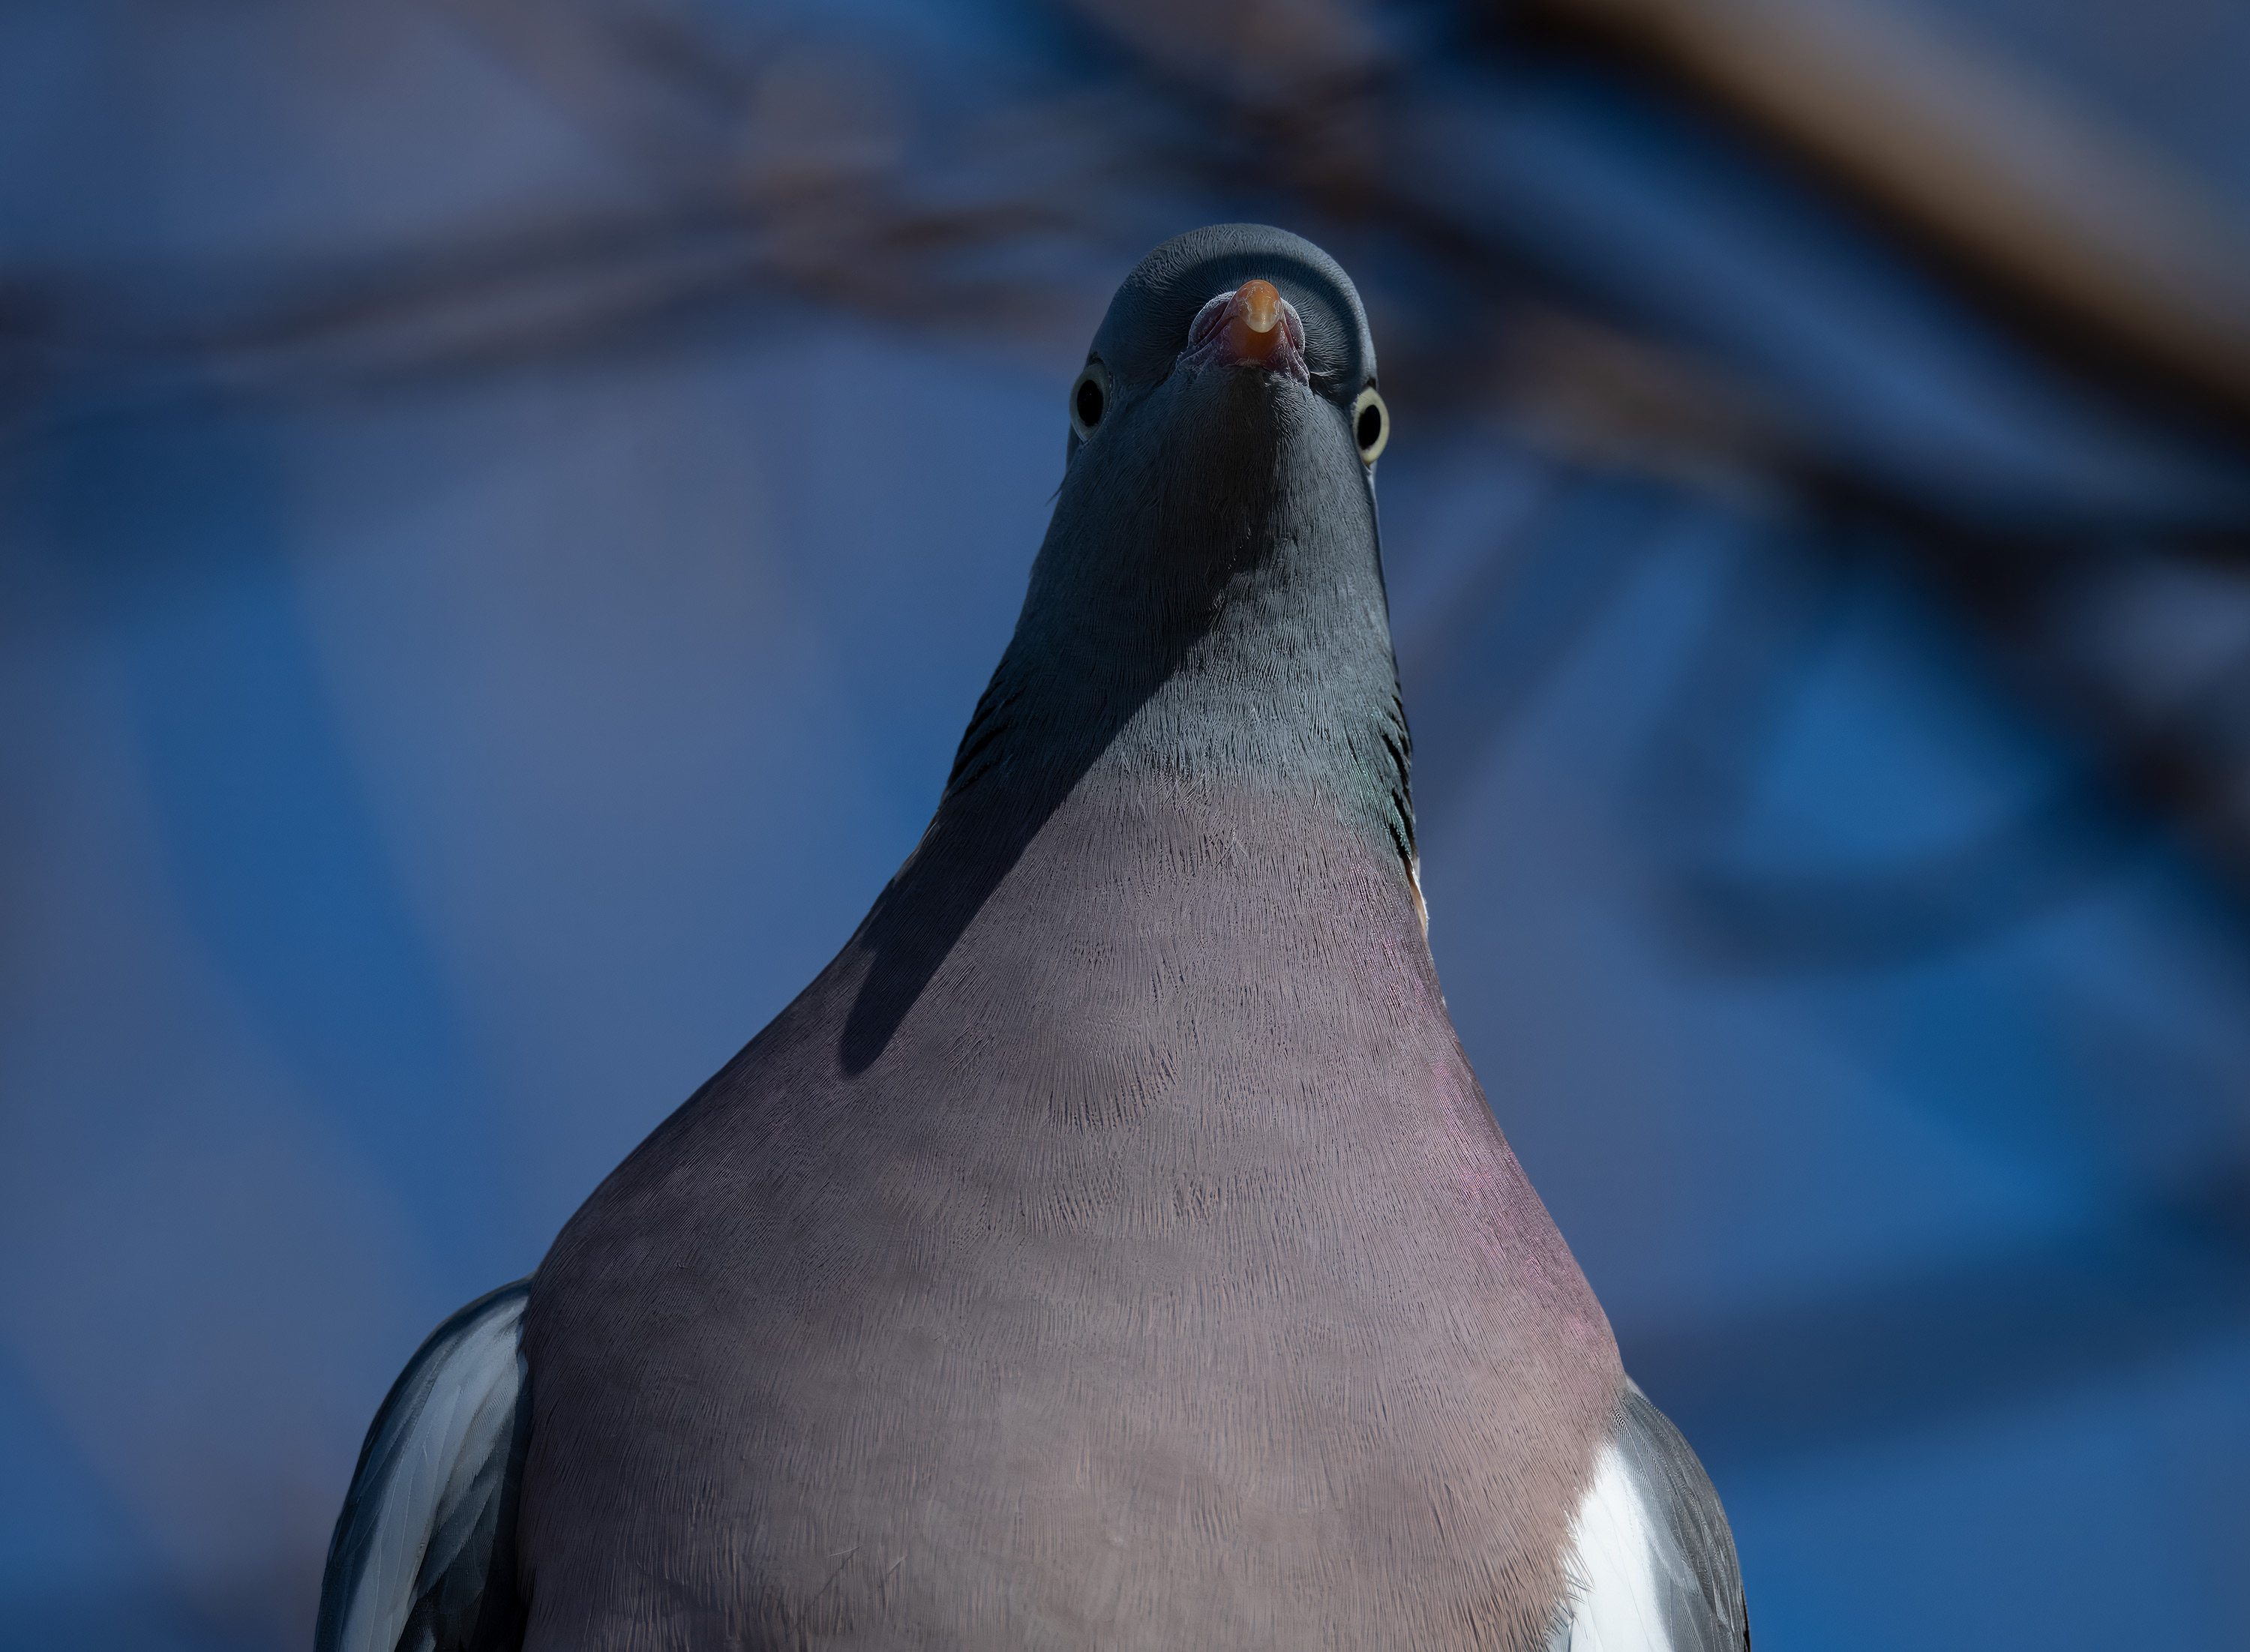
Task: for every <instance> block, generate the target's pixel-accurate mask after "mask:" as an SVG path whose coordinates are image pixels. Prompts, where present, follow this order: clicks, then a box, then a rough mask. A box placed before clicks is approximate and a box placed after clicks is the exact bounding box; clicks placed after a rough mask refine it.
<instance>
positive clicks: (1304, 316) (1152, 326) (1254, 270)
mask: <svg viewBox="0 0 2250 1652" xmlns="http://www.w3.org/2000/svg"><path fill="white" fill-rule="evenodd" d="M1229 368H1239V369H1247V370H1248V371H1249V372H1250V374H1251V375H1252V376H1250V377H1245V376H1244V375H1243V374H1242V373H1241V372H1229V371H1227V369H1229ZM1266 375H1271V380H1272V381H1275V382H1268V380H1267V376H1266ZM1375 380H1376V368H1375V341H1374V339H1373V338H1372V337H1371V336H1370V334H1369V332H1368V328H1367V316H1366V313H1365V312H1364V311H1363V310H1362V309H1361V307H1360V303H1359V294H1358V293H1357V292H1356V291H1355V290H1354V289H1353V287H1352V285H1351V279H1350V278H1349V276H1347V275H1345V274H1344V272H1343V271H1342V269H1341V268H1339V267H1338V266H1337V265H1336V260H1335V259H1334V258H1330V257H1329V255H1328V254H1327V253H1325V252H1323V251H1321V250H1320V248H1318V247H1316V246H1315V245H1314V244H1312V243H1311V242H1309V241H1308V240H1306V239H1304V238H1303V237H1301V236H1295V235H1291V234H1290V233H1289V232H1288V231H1286V230H1276V229H1273V228H1270V227H1268V226H1266V225H1265V224H1216V225H1213V226H1212V227H1211V228H1210V229H1205V230H1197V231H1193V232H1192V233H1190V234H1187V235H1183V236H1178V237H1174V238H1173V239H1172V240H1170V241H1167V242H1165V243H1164V244H1163V245H1162V246H1160V247H1158V248H1157V249H1156V251H1153V252H1151V253H1149V256H1148V257H1147V258H1143V259H1142V260H1141V262H1140V264H1139V265H1138V266H1137V267H1136V268H1135V270H1134V271H1133V272H1132V273H1131V274H1130V275H1128V276H1127V277H1126V278H1125V281H1124V284H1123V285H1122V286H1120V287H1119V288H1118V289H1117V295H1116V297H1115V298H1114V299H1111V300H1110V305H1109V313H1108V315H1106V316H1104V317H1103V318H1102V322H1101V328H1100V330H1099V331H1097V332H1096V333H1095V334H1094V344H1093V348H1091V349H1089V350H1088V351H1087V359H1086V366H1085V368H1084V369H1083V370H1082V371H1081V372H1080V374H1079V375H1078V378H1077V380H1076V381H1075V382H1073V384H1072V386H1071V390H1070V399H1069V415H1070V447H1069V460H1070V462H1071V463H1072V464H1073V465H1075V464H1076V462H1077V459H1078V454H1079V450H1080V448H1081V447H1083V446H1086V445H1087V444H1090V443H1091V442H1092V441H1093V439H1094V437H1095V436H1096V435H1097V434H1099V433H1101V432H1102V431H1104V430H1109V431H1115V430H1133V429H1146V428H1149V427H1153V426H1156V425H1170V424H1175V423H1185V424H1187V425H1189V426H1190V427H1192V426H1193V424H1194V423H1196V422H1197V420H1198V419H1200V420H1204V421H1210V422H1227V421H1232V422H1237V423H1239V422H1240V420H1241V419H1242V416H1243V414H1244V411H1245V410H1246V407H1248V406H1253V405H1255V404H1256V403H1259V402H1260V401H1263V402H1265V403H1266V405H1267V406H1269V407H1270V408H1273V409H1275V410H1280V409H1283V408H1287V409H1288V410H1290V411H1291V412H1292V413H1293V414H1294V416H1296V417H1298V418H1305V417H1309V416H1312V415H1313V413H1314V410H1315V409H1314V404H1315V403H1324V404H1326V405H1327V406H1328V407H1329V408H1330V409H1332V410H1336V412H1340V413H1341V414H1342V418H1341V419H1340V420H1338V419H1335V418H1333V417H1331V418H1330V419H1329V423H1333V424H1336V425H1338V426H1340V427H1341V428H1342V430H1344V431H1346V432H1347V433H1348V434H1349V435H1350V437H1351V438H1352V439H1351V441H1350V443H1349V447H1350V448H1351V449H1352V450H1354V451H1356V452H1357V453H1358V454H1359V455H1360V456H1361V458H1362V460H1363V462H1364V463H1369V464H1371V463H1372V462H1373V458H1374V455H1375V454H1377V453H1379V452H1380V451H1381V450H1382V446H1383V444H1384V441H1385V440H1386V439H1387V438H1388V437H1389V434H1390V431H1389V420H1388V415H1387V411H1386V410H1384V407H1383V403H1382V398H1381V396H1378V395H1377V394H1376V392H1375ZM1279 381H1291V382H1294V384H1295V385H1296V386H1297V388H1298V389H1300V390H1301V391H1302V392H1304V393H1305V394H1304V395H1303V396H1291V394H1290V393H1289V392H1288V390H1287V389H1286V388H1285V387H1284V385H1283V383H1281V382H1279ZM1129 440H1130V438H1129V437H1128V438H1125V439H1124V440H1123V441H1120V442H1118V443H1115V445H1123V444H1126V443H1127V442H1129Z"/></svg>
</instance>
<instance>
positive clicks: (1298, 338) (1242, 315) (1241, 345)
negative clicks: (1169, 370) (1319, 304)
mask: <svg viewBox="0 0 2250 1652" xmlns="http://www.w3.org/2000/svg"><path fill="white" fill-rule="evenodd" d="M1182 359H1183V360H1185V361H1193V362H1195V363H1197V364H1198V365H1210V366H1213V367H1261V368H1267V369H1269V370H1270V371H1273V372H1275V373H1280V374H1284V375H1287V376H1288V377H1290V378H1293V379H1295V380H1297V381H1298V382H1300V383H1303V382H1306V371H1305V324H1304V322H1303V321H1302V320H1300V319H1299V317H1298V315H1297V306H1295V305H1294V304H1292V303H1290V302H1289V300H1288V299H1285V298H1283V297H1282V296H1281V294H1280V290H1279V289H1278V288H1276V287H1275V286H1274V285H1273V283H1272V282H1271V281H1257V280H1252V281H1245V282H1244V283H1243V284H1242V285H1241V286H1239V287H1237V288H1235V289H1234V291H1233V292H1232V293H1220V294H1219V295H1218V297H1217V298H1215V299H1211V302H1210V303H1208V304H1206V305H1204V306H1203V309H1202V311H1201V312H1200V313H1197V316H1196V319H1195V324H1194V325H1193V326H1192V327H1189V329H1188V347H1187V348H1186V350H1185V351H1184V352H1183V353H1182Z"/></svg>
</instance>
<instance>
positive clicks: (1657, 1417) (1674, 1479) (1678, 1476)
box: [1612, 1377, 1750, 1652]
mask: <svg viewBox="0 0 2250 1652" xmlns="http://www.w3.org/2000/svg"><path fill="white" fill-rule="evenodd" d="M1612 1440H1613V1441H1614V1442H1615V1443H1616V1446H1617V1448H1618V1455H1619V1456H1621V1457H1622V1458H1623V1459H1624V1461H1625V1469H1626V1470H1627V1472H1628V1473H1630V1474H1631V1475H1632V1478H1633V1480H1634V1482H1635V1483H1636V1484H1637V1485H1638V1486H1639V1490H1640V1492H1641V1502H1642V1506H1643V1508H1644V1509H1646V1511H1647V1512H1648V1515H1649V1524H1650V1529H1651V1536H1652V1538H1653V1541H1652V1544H1651V1547H1652V1548H1653V1551H1654V1555H1653V1558H1654V1560H1655V1566H1656V1571H1657V1573H1658V1577H1659V1580H1660V1593H1661V1595H1662V1600H1663V1608H1664V1619H1665V1624H1664V1627H1665V1629H1666V1631H1667V1634H1668V1635H1670V1637H1671V1641H1672V1645H1673V1647H1674V1648H1675V1649H1678V1652H1688V1649H1691V1648H1692V1649H1694V1652H1750V1605H1749V1602H1748V1601H1747V1600H1745V1599H1744V1597H1743V1569H1742V1563H1741V1561H1740V1559H1738V1558H1737V1557H1736V1553H1735V1534H1734V1532H1733V1531H1732V1530H1731V1529H1730V1528H1729V1526H1728V1525H1727V1511H1726V1510H1725V1509H1723V1508H1722V1507H1721V1506H1720V1504H1719V1494H1718V1492H1717V1491H1716V1490H1714V1489H1713V1488H1712V1485H1711V1476H1709V1475H1708V1474H1706V1473H1704V1472H1703V1465H1702V1463H1701V1462H1700V1461H1698V1460H1697V1458H1696V1456H1695V1453H1694V1451H1693V1450H1692V1449H1690V1448H1689V1446H1688V1444H1687V1440H1686V1438H1685V1437H1684V1436H1683V1435H1681V1432H1680V1430H1679V1429H1677V1428H1674V1427H1673V1426H1672V1419H1671V1418H1669V1417H1667V1416H1666V1415H1664V1414H1663V1413H1662V1412H1661V1411H1659V1410H1658V1409H1657V1408H1656V1407H1655V1405H1654V1404H1653V1402H1652V1401H1650V1400H1649V1397H1648V1396H1647V1395H1646V1394H1643V1393H1642V1392H1641V1391H1640V1386H1639V1384H1638V1383H1636V1382H1634V1381H1633V1380H1632V1379H1631V1378H1630V1377H1628V1378H1626V1379H1625V1393H1624V1394H1623V1396H1622V1397H1621V1398H1620V1399H1619V1401H1618V1420H1617V1428H1616V1432H1615V1434H1614V1435H1612ZM1667 1539H1668V1540H1667Z"/></svg>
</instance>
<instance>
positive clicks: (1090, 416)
mask: <svg viewBox="0 0 2250 1652" xmlns="http://www.w3.org/2000/svg"><path fill="white" fill-rule="evenodd" d="M1078 422H1079V423H1080V424H1083V425H1084V426H1086V428H1087V430H1092V429H1093V428H1094V426H1095V425H1097V424H1099V423H1101V386H1100V385H1099V384H1096V383H1095V382H1094V381H1093V380H1092V379H1085V380H1082V381H1080V384H1079V387H1078Z"/></svg>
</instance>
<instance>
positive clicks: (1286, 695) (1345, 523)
mask: <svg viewBox="0 0 2250 1652" xmlns="http://www.w3.org/2000/svg"><path fill="white" fill-rule="evenodd" d="M1299 434H1300V437H1301V439H1299V440H1297V441H1294V442H1282V443H1279V444H1276V443H1273V442H1272V441H1270V440H1268V441H1266V442H1265V443H1263V444H1247V443H1246V444H1244V446H1245V447H1246V448H1248V449H1249V450H1250V451H1249V453H1248V454H1243V453H1233V454H1230V453H1226V452H1224V451H1219V452H1213V451H1209V450H1205V451H1201V452H1199V453H1198V454H1197V455H1195V456H1192V457H1191V458H1190V459H1189V460H1188V461H1186V462H1182V460H1181V459H1180V458H1179V457H1178V456H1177V454H1176V453H1174V452H1171V451H1165V450H1157V451H1154V452H1153V453H1152V454H1151V455H1150V456H1149V462H1148V463H1144V464H1142V465H1111V466H1109V467H1108V469H1107V470H1096V469H1094V468H1093V467H1090V466H1087V465H1085V463H1084V461H1083V460H1081V462H1080V465H1075V466H1073V474H1072V475H1071V476H1070V477H1068V478H1066V480H1065V483H1064V486H1063V490H1062V492H1061V494H1060V496H1059V499H1058V502H1057V506H1056V510H1055V514H1054V519H1053V523H1052V525H1051V526H1050V527H1049V529H1048V532H1047V536H1046V542H1045V544H1044V545H1043V546H1042V547H1041V548H1040V552H1039V560H1038V561H1037V562H1036V564H1035V565H1034V567H1033V568H1032V581H1031V589H1030V591H1029V593H1028V595H1026V597H1025V604H1024V611H1023V615H1022V616H1021V618H1020V619H1019V620H1018V624H1017V628H1016V634H1015V637H1014V639H1013V640H1012V641H1011V644H1010V645H1009V648H1008V651H1007V654H1006V656H1005V657H1004V658H1003V659H1002V661H1001V663H1000V667H999V669H998V671H997V672H996V673H995V674H994V677H993V679H992V683H991V686H990V688H989V689H988V690H987V691H986V692H985V695H984V699H983V700H982V701H981V702H980V703H979V704H978V706H977V712H976V715H975V717H974V718H973V719H972V720H971V722H970V726H969V729H968V732H967V733H966V734H965V735H964V736H963V740H962V744H961V749H960V754H959V755H958V757H957V758H956V762H955V766H954V770H953V774H952V776H951V778H950V779H949V781H948V783H947V789H946V797H945V801H944V802H943V803H942V805H941V807H940V811H939V817H940V820H941V821H942V820H943V819H944V818H945V816H946V814H947V812H948V811H949V809H955V808H956V807H959V806H961V805H963V804H964V803H965V802H967V800H968V799H969V798H970V797H971V796H973V795H975V794H977V793H978V792H980V791H982V792H984V793H985V794H986V795H985V796H984V798H982V799H980V800H979V804H978V812H979V813H982V812H983V811H984V809H986V808H990V807H1000V808H1002V809H1003V811H1004V812H1005V813H1013V812H1014V810H1015V809H1022V810H1024V811H1026V812H1027V813H1028V815H1029V816H1031V817H1032V819H1034V820H1036V819H1039V818H1044V816H1045V815H1046V812H1048V811H1050V810H1052V809H1053V808H1055V807H1056V806H1057V805H1058V804H1059V802H1061V801H1062V799H1063V798H1064V797H1065V796H1066V795H1068V794H1069V792H1070V791H1071V790H1072V789H1073V788H1074V787H1076V786H1078V785H1079V784H1080V782H1081V781H1087V780H1089V779H1091V780H1094V781H1119V780H1122V781H1126V782H1128V783H1132V782H1135V781H1155V780H1166V781H1184V782H1186V783H1188V784H1189V785H1191V787H1192V786H1198V785H1200V786H1202V787H1204V788H1209V789H1210V790H1211V793H1212V795H1219V794H1222V793H1223V794H1225V795H1229V796H1232V797H1236V798H1240V797H1242V796H1244V795H1251V796H1255V795H1260V794H1265V795H1273V796H1274V797H1276V798H1278V799H1286V800H1288V801H1290V802H1293V803H1294V804H1303V803H1306V802H1311V803H1314V804H1315V805H1316V806H1317V807H1320V808H1322V809H1323V810H1327V809H1332V810H1333V811H1334V813H1335V815H1336V817H1337V818H1338V819H1339V820H1340V821H1342V823H1344V824H1345V825H1347V826H1348V827H1349V828H1351V829H1353V830H1354V831H1355V832H1356V835H1357V836H1359V837H1360V838H1361V839H1362V841H1363V842H1365V843H1367V845H1368V846H1369V848H1370V850H1373V851H1375V852H1377V853H1378V854H1380V855H1382V856H1383V857H1386V858H1389V857H1396V860H1397V863H1398V864H1399V865H1400V866H1401V867H1402V868H1403V869H1405V870H1407V871H1411V868H1412V866H1413V864H1414V857H1415V847H1414V813H1413V805H1412V802H1411V792H1410V790H1409V787H1408V766H1409V757H1410V751H1411V742H1410V740H1409V739H1408V735H1407V731H1406V722H1405V712H1404V709H1403V707H1402V706H1401V703H1400V699H1399V694H1398V668H1397V664H1396V663H1395V660H1394V658H1393V656H1392V653H1391V630H1390V618H1389V611H1388V604H1387V602H1386V598H1385V595H1384V584H1383V568H1382V556H1381V550H1380V547H1379V542H1378V537H1377V521H1376V513H1375V500H1374V494H1373V490H1372V487H1371V485H1370V483H1369V481H1368V479H1367V478H1366V476H1365V474H1364V472H1363V471H1362V469H1361V467H1360V465H1359V464H1358V462H1357V458H1356V455H1354V454H1352V453H1350V451H1349V449H1348V448H1346V449H1344V450H1343V451H1342V454H1341V455H1340V456H1339V455H1336V454H1329V453H1326V452H1322V451H1317V448H1316V444H1315V441H1314V439H1313V438H1315V437H1319V436H1322V435H1326V434H1329V433H1328V432H1326V431H1325V430H1312V431H1305V432H1300V433H1299ZM1308 449H1313V450H1314V451H1308ZM1339 457H1341V458H1342V463H1341V464H1338V463H1336V459H1337V458H1339ZM1315 460H1317V461H1319V462H1314V461H1315ZM1081 472H1082V473H1081ZM992 794H1001V795H1003V797H1004V799H1005V802H1003V797H996V796H994V795H992Z"/></svg>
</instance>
